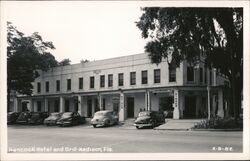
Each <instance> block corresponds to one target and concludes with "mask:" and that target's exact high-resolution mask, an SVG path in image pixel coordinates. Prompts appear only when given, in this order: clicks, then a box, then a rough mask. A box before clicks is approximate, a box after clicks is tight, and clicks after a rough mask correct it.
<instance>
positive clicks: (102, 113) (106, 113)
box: [95, 111, 109, 116]
mask: <svg viewBox="0 0 250 161" xmlns="http://www.w3.org/2000/svg"><path fill="white" fill-rule="evenodd" d="M108 113H109V112H107V111H99V112H96V113H95V116H107V115H108Z"/></svg>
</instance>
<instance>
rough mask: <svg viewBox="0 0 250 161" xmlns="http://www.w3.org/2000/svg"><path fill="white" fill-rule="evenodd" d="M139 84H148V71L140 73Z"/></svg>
mask: <svg viewBox="0 0 250 161" xmlns="http://www.w3.org/2000/svg"><path fill="white" fill-rule="evenodd" d="M141 84H148V71H147V70H144V71H142V72H141Z"/></svg>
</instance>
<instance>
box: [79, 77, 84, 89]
mask: <svg viewBox="0 0 250 161" xmlns="http://www.w3.org/2000/svg"><path fill="white" fill-rule="evenodd" d="M79 89H83V77H81V78H79Z"/></svg>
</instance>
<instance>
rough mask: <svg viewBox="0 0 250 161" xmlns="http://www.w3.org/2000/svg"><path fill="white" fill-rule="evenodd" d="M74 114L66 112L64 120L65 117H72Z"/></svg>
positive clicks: (63, 116)
mask: <svg viewBox="0 0 250 161" xmlns="http://www.w3.org/2000/svg"><path fill="white" fill-rule="evenodd" d="M72 114H73V113H72V112H66V113H64V114H63V115H62V118H65V117H71V116H72Z"/></svg>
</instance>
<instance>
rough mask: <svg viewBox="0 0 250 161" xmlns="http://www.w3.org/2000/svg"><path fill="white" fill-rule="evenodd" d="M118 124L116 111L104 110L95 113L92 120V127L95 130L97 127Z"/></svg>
mask: <svg viewBox="0 0 250 161" xmlns="http://www.w3.org/2000/svg"><path fill="white" fill-rule="evenodd" d="M115 124H118V116H117V113H116V112H115V111H110V110H104V111H98V112H96V113H95V115H94V117H93V119H92V120H91V125H93V127H94V128H95V127H96V126H97V125H100V126H111V125H115Z"/></svg>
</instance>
